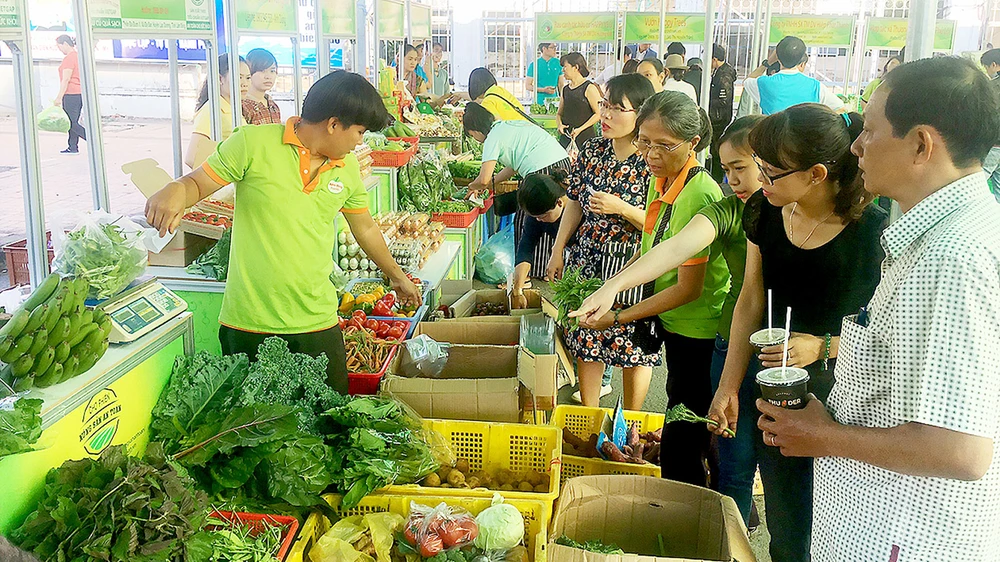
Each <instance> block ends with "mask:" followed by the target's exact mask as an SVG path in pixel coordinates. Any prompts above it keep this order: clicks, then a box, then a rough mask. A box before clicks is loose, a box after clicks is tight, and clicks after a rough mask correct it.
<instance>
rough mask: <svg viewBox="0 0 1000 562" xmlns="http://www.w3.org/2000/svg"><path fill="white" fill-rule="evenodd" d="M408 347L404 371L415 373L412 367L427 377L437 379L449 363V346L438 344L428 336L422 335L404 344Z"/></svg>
mask: <svg viewBox="0 0 1000 562" xmlns="http://www.w3.org/2000/svg"><path fill="white" fill-rule="evenodd" d="M403 345H405V346H406V353H407V354H406V356H404V357H406V358H408V359H406V362H407V364H405V365H403V369H404V371H406V372H413V369H411V368H410V366H411V365H412V366H413V368H415V369H416V371H417V372H419V373H420V374H421V375H423V376H425V377H437V376H438V375H440V374H441V371H443V370H444V366H445V364H446V363H448V344H447V343H444V344H442V343H438V342H436V341H434V340H433V339H431V338H430V336H428V335H426V334H421V335H419V336H417V337H415V338H413V339H411V340H407V341H405V342H404V343H403Z"/></svg>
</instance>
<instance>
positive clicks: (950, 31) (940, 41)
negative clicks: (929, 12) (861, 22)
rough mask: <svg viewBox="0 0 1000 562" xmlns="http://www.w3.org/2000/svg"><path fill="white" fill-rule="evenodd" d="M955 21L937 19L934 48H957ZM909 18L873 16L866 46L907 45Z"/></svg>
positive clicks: (887, 47)
mask: <svg viewBox="0 0 1000 562" xmlns="http://www.w3.org/2000/svg"><path fill="white" fill-rule="evenodd" d="M955 23H956V22H955V21H953V20H937V23H936V24H935V26H934V50H935V51H947V52H949V53H950V52H951V51H953V50H954V48H955ZM909 27H910V24H909V20H906V19H902V18H898V19H897V18H871V19H869V20H868V37H867V39H866V40H865V46H866V47H881V48H883V49H902V48H903V46H904V45H906V32H907V31H908V30H909Z"/></svg>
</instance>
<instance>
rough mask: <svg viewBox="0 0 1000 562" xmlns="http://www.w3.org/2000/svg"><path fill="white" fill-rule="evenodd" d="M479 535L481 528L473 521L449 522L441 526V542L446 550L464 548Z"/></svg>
mask: <svg viewBox="0 0 1000 562" xmlns="http://www.w3.org/2000/svg"><path fill="white" fill-rule="evenodd" d="M477 535H479V527H478V526H477V525H476V522H475V521H473V520H472V519H468V518H465V519H461V520H454V519H453V520H449V521H445V523H444V524H443V525H442V526H441V542H442V543H443V544H444V547H445V548H446V549H450V548H455V547H459V548H461V547H463V546H465V545H467V544H469V543H471V542H472V541H473V540H475V538H476V536H477Z"/></svg>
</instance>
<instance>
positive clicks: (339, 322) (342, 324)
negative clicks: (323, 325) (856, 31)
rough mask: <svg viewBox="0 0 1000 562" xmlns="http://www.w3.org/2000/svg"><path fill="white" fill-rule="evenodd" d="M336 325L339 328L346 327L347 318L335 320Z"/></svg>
mask: <svg viewBox="0 0 1000 562" xmlns="http://www.w3.org/2000/svg"><path fill="white" fill-rule="evenodd" d="M337 326H339V327H340V329H341V330H343V329H344V328H346V327H347V318H341V319H340V320H339V321H337Z"/></svg>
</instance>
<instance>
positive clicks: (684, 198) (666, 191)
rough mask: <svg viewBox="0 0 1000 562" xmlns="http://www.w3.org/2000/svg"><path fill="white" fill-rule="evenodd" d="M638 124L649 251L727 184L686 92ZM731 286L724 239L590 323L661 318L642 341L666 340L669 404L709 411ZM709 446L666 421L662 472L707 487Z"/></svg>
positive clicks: (648, 107) (691, 428)
mask: <svg viewBox="0 0 1000 562" xmlns="http://www.w3.org/2000/svg"><path fill="white" fill-rule="evenodd" d="M637 123H638V126H639V132H638V136H637V137H636V139H635V141H634V142H635V146H636V149H637V150H638V152H639V154H640V155H642V156H643V158H644V159H645V161H646V165H647V166H648V168H649V171H650V174H651V176H652V178H651V182H650V185H649V187H648V190H647V195H646V213H645V216H644V220H643V224H642V235H641V237H642V241H641V245H640V250H641V253H642V254H646V253H649V252H650V251H651V250H652V249H653V248H654V247H655V246H656V245H657V244H658V243H660V242H661V241H663V240H669V239H670V238H671V237H673V236H675V235H676V234H677V233H679V232H680V231H681V229H683V228H684V226H685V225H687V224H688V222H690V221H691V219H692V218H694V216H695V215H696V214H698V212H699V211H701V210H702V209H703V208H704V207H705V206H707V205H710V204H712V203H714V202H716V201H719V200H721V199H722V190H721V189H720V188H719V185H718V184H717V183H715V180H713V179H712V176H711V175H710V174H709V173H708V171H706V170H705V168H703V167H701V166H700V165H699V164H698V160H697V159H696V158H695V152H697V151H699V150H703V149H704V148H705V147H706V146H708V143H709V142H711V140H712V125H711V122H710V120H709V118H708V115H706V114H705V112H704V111H703V110H701V109H700V108H698V106H697V105H695V103H694V102H693V101H691V98H689V97H687V96H686V95H684V94H682V93H680V92H661V93H659V94H656V95H654V96H652V97H650V98H649V99H647V100H646V102H645V103H644V104H643V105H642V108H641V109H640V110H639V115H638V118H637ZM728 285H729V270H728V269H727V268H726V262H725V259H724V257H723V254H722V248H721V243H719V242H714V243H712V244H711V245H710V246H708V247H706V248H705V249H704V250H702V251H700V252H698V253H697V254H695V255H694V257H692V258H691V259H689V260H687V261H685V262H684V263H683V264H682V265H681V266H680V267H679V268H677V269H673V270H671V271H668V272H666V273H664V274H663V275H661V276H659V277H657V278H656V280H655V281H654V282H653V284H652V286H651V287H650V286H649V285H647V286H646V287H644V290H643V295H642V296H643V297H644V298H643V300H641V301H640V302H638V303H637V304H634V305H632V306H628V307H623V308H617V309H615V310H613V311H609V312H608V313H606V314H605V315H604V316H602V317H600V318H594V319H588V320H586V321H585V323H584V324H583V326H584V327H586V328H591V329H595V330H606V329H608V328H609V327H612V326H619V325H625V324H629V323H633V322H640V324H639V325H637V326H636V334H637V335H638V332H639V329H640V327H643V326H645V325H648V324H649V323H650V321H652V322H653V323H655V324H654V326H655V327H656V329H657V331H658V335H657V337H655V338H646V337H645V336H644V337H643V338H642V341H640V342H639V343H640V345H641V346H642V347H643V348H644V349H649V348H648V347H646V346H647V345H649V344H650V343H652V345H653V346H655V347H656V348H659V344H660V341H662V343H663V345H664V348H665V358H666V363H667V396H668V400H669V402H668V406H669V407H673V406H676V405H677V404H681V403H683V404H685V405H687V406H688V407H689V408H691V409H692V410H694V411H695V412H698V413H703V412H707V411H708V406H709V403H710V402H711V400H712V385H711V382H710V379H709V373H710V370H711V365H712V353H713V350H714V348H715V333H716V330H717V329H718V325H719V319H720V318H721V316H722V306H723V303H724V301H725V299H726V289H727V287H728ZM647 319H649V320H647ZM710 445H711V435H710V434H709V432H708V430H707V429H706V428H705V427H704V426H698V425H696V424H690V423H684V422H675V423H671V424H667V425H666V426H665V427H664V428H663V443H662V450H663V451H669V454H662V455H661V456H660V459H661V460H660V462H661V465H662V467H663V471H662V474H663V477H664V478H669V479H671V480H678V481H681V482H687V483H689V484H694V485H697V486H706V485H707V484H708V480H707V474H706V471H705V463H706V462H707V461H709V460H710V459H711V457H712V455H711V446H710ZM712 472H713V473H714V472H715V470H713V471H712Z"/></svg>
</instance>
